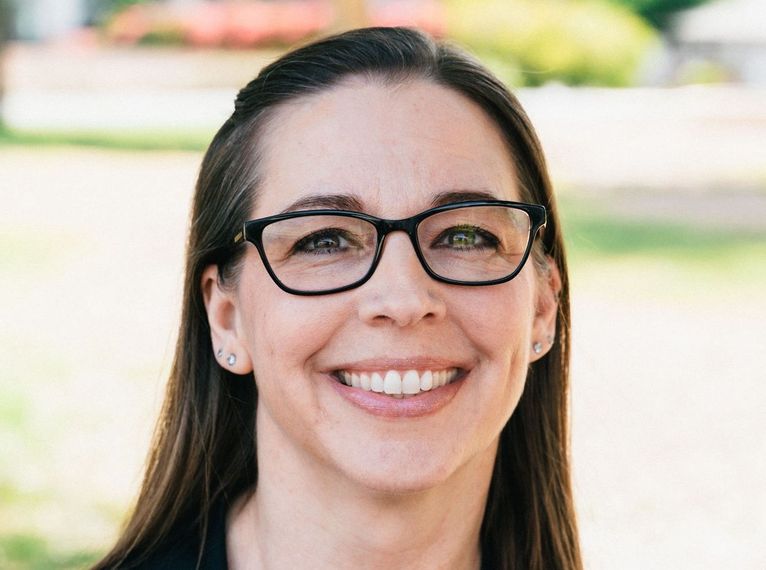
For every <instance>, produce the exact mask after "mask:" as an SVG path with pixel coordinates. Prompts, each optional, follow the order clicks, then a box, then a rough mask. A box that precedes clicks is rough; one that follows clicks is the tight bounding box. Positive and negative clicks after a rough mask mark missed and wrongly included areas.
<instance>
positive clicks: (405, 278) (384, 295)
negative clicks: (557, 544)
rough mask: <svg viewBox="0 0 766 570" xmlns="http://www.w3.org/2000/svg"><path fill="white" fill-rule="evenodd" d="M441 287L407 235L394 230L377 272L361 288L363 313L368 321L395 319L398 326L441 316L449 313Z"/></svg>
mask: <svg viewBox="0 0 766 570" xmlns="http://www.w3.org/2000/svg"><path fill="white" fill-rule="evenodd" d="M438 288H439V287H438V284H437V282H436V281H435V280H433V279H432V278H431V277H430V276H429V275H428V273H426V270H425V268H424V267H423V266H422V265H421V263H420V259H418V256H417V254H416V253H415V250H414V247H413V245H412V242H411V241H410V240H409V238H408V237H407V235H406V234H405V233H403V232H395V233H391V234H389V235H388V236H387V237H386V240H385V242H384V243H383V251H382V252H381V257H380V261H379V263H378V266H377V268H376V269H375V273H374V274H373V276H372V277H371V278H370V280H369V281H368V282H367V283H365V284H364V285H363V286H362V287H360V289H359V292H360V295H361V300H360V302H359V317H360V319H361V320H363V321H365V322H368V323H382V322H391V323H393V324H396V325H398V326H409V325H413V324H415V323H417V322H419V321H421V320H423V319H433V320H438V319H441V318H443V317H444V315H445V314H446V304H445V303H444V300H443V299H442V298H441V296H439V295H438V291H437V289H438Z"/></svg>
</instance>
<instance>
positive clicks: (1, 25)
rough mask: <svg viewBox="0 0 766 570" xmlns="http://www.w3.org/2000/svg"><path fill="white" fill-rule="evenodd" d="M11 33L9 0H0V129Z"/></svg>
mask: <svg viewBox="0 0 766 570" xmlns="http://www.w3.org/2000/svg"><path fill="white" fill-rule="evenodd" d="M12 32H13V6H11V0H0V129H2V128H3V125H4V122H3V119H4V114H3V98H4V95H5V44H6V43H7V42H8V40H9V39H10V38H11V35H12Z"/></svg>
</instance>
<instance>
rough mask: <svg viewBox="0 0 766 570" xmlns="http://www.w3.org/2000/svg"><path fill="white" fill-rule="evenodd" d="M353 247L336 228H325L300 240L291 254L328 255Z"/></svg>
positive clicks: (353, 244)
mask: <svg viewBox="0 0 766 570" xmlns="http://www.w3.org/2000/svg"><path fill="white" fill-rule="evenodd" d="M354 246H355V243H354V242H353V241H352V240H350V239H349V236H348V235H347V233H346V232H344V231H343V230H341V229H337V228H326V229H323V230H321V231H318V232H314V233H312V234H309V235H307V236H306V237H304V238H301V239H300V240H299V241H298V242H296V244H295V245H294V246H293V247H292V252H291V253H312V254H330V253H337V252H341V251H345V250H347V249H349V248H352V247H354Z"/></svg>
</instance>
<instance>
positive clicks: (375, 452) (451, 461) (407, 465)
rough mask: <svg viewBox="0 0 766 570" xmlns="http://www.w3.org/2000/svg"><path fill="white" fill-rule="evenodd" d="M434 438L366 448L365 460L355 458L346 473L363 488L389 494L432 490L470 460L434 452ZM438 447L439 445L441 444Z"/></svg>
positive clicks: (445, 481)
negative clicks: (427, 440) (408, 443)
mask: <svg viewBox="0 0 766 570" xmlns="http://www.w3.org/2000/svg"><path fill="white" fill-rule="evenodd" d="M433 447H434V445H433V443H431V442H424V443H421V442H418V443H417V444H414V445H413V444H410V445H407V444H402V443H401V442H397V443H394V442H391V443H389V444H387V445H382V446H376V449H370V448H368V449H366V450H365V451H366V453H365V454H364V458H363V460H362V461H353V465H349V466H348V467H349V468H348V469H345V471H346V476H347V477H348V478H349V479H350V480H352V481H353V482H354V483H355V484H356V485H358V486H359V487H360V488H362V489H365V490H367V491H369V492H373V493H377V494H385V495H407V494H413V493H421V492H424V491H428V490H430V489H433V488H435V487H438V486H440V485H443V484H445V483H448V482H449V480H450V479H451V478H452V477H454V476H455V475H456V473H458V472H459V471H460V468H461V466H462V465H463V464H464V463H466V462H465V461H461V460H460V458H458V457H455V456H454V455H452V454H449V453H446V454H440V453H434V449H433ZM437 447H438V446H437Z"/></svg>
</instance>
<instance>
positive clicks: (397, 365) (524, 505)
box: [97, 28, 581, 570]
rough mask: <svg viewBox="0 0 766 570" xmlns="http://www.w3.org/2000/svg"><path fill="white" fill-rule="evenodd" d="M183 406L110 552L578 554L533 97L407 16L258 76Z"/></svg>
mask: <svg viewBox="0 0 766 570" xmlns="http://www.w3.org/2000/svg"><path fill="white" fill-rule="evenodd" d="M186 272H187V273H186V286H185V298H184V310H183V315H182V322H181V329H180V336H179V341H178V345H177V349H176V357H175V363H174V367H173V371H172V373H171V377H170V381H169V384H168V389H167V395H166V400H165V407H164V410H163V414H162V418H161V421H160V423H159V428H158V431H157V435H156V440H155V445H154V448H153V451H152V453H151V455H150V459H149V465H148V469H147V473H146V476H145V480H144V484H143V487H142V490H141V493H140V496H139V498H138V502H137V504H136V507H135V509H134V511H133V513H132V515H131V517H130V519H129V521H128V525H127V527H126V529H125V531H124V533H123V535H122V537H121V538H120V540H119V541H118V543H117V545H116V546H115V547H114V549H113V550H112V552H110V553H109V555H108V556H107V557H106V558H105V559H104V560H103V561H102V562H101V563H100V564H99V565H98V566H97V567H98V568H114V567H120V568H134V567H136V568H167V567H195V566H196V567H200V568H227V567H231V568H259V569H260V568H263V569H277V570H278V569H281V568H285V569H287V568H289V569H294V568H455V569H477V568H485V569H511V568H529V569H539V570H542V569H546V570H548V569H579V568H581V562H580V554H579V546H578V539H577V530H576V524H575V517H574V510H573V506H572V497H571V489H570V476H569V457H568V435H567V431H568V430H567V425H568V418H567V392H568V383H567V371H568V358H569V335H568V332H569V307H568V287H567V278H566V264H565V261H564V255H563V250H562V242H561V235H560V233H559V228H558V223H557V216H556V210H555V203H554V200H553V196H552V193H551V187H550V183H549V181H548V177H547V173H546V170H545V164H544V160H543V158H542V152H541V150H540V148H539V144H538V142H537V139H536V137H535V135H534V131H533V129H532V127H531V125H530V124H529V121H528V119H527V118H526V116H525V114H524V113H523V111H522V110H521V108H520V106H519V104H518V102H517V101H516V99H515V98H513V96H511V95H510V94H509V93H508V92H507V91H506V89H505V88H504V87H503V86H502V85H501V84H500V83H499V82H498V81H497V80H496V79H495V78H494V77H493V76H492V75H491V74H490V73H489V72H487V71H486V70H485V69H484V68H483V67H482V66H481V65H480V64H478V63H477V62H476V61H474V60H473V59H471V58H470V57H469V56H467V55H466V54H464V53H463V52H462V51H460V50H458V49H456V48H453V47H449V46H446V45H441V44H437V43H434V42H433V41H432V40H430V39H429V38H427V37H425V36H424V35H422V34H420V33H418V32H415V31H412V30H407V29H397V28H388V29H366V30H357V31H353V32H349V33H346V34H343V35H340V36H336V37H333V38H329V39H326V40H322V41H320V42H318V43H315V44H312V45H309V46H306V47H304V48H301V49H299V50H296V51H294V52H291V53H288V54H287V55H285V56H284V57H282V58H281V59H280V60H278V61H276V62H275V63H273V64H272V65H270V66H268V67H267V68H265V69H264V70H263V71H262V72H261V73H260V75H259V76H258V77H257V78H256V79H255V80H253V81H252V82H251V83H250V84H249V85H248V86H247V87H245V88H244V89H243V90H242V91H241V92H240V94H239V96H238V98H237V101H236V105H235V111H234V113H233V115H232V116H231V118H230V119H229V120H228V121H227V122H226V124H224V126H223V127H222V128H221V130H220V131H219V132H218V134H217V135H216V137H215V139H214V140H213V142H212V144H211V146H210V148H209V149H208V152H207V154H206V156H205V159H204V161H203V164H202V168H201V171H200V175H199V180H198V184H197V190H196V197H195V202H194V211H193V215H192V226H191V233H190V237H189V243H188V250H187V269H186Z"/></svg>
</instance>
